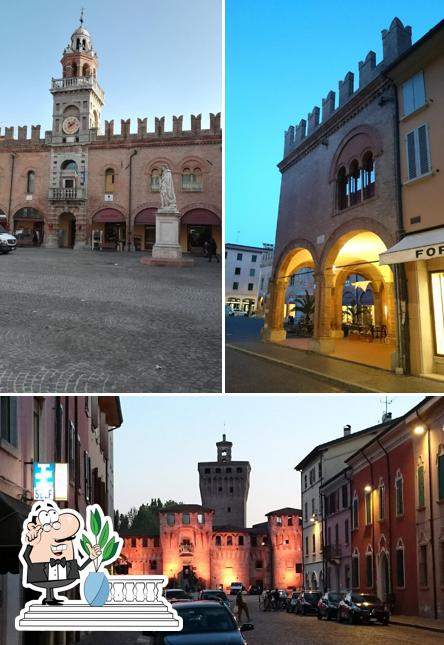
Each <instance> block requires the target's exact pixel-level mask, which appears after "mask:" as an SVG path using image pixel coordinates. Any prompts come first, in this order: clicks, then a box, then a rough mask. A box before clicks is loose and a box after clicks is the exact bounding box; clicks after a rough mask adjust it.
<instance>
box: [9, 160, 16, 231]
mask: <svg viewBox="0 0 444 645" xmlns="http://www.w3.org/2000/svg"><path fill="white" fill-rule="evenodd" d="M14 164H15V152H11V180H10V182H9V203H8V226H9V230H13V229H11V224H12V222H11V202H12V182H13V180H14Z"/></svg>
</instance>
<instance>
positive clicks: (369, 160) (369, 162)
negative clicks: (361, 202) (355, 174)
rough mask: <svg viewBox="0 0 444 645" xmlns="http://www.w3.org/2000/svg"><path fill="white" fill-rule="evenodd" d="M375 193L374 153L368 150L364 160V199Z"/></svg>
mask: <svg viewBox="0 0 444 645" xmlns="http://www.w3.org/2000/svg"><path fill="white" fill-rule="evenodd" d="M374 194H375V162H374V161H373V155H372V153H371V152H370V151H369V152H366V153H365V155H364V158H363V160H362V196H363V198H364V199H368V198H369V197H373V195H374Z"/></svg>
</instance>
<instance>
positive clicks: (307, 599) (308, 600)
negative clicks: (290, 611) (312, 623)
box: [296, 591, 322, 616]
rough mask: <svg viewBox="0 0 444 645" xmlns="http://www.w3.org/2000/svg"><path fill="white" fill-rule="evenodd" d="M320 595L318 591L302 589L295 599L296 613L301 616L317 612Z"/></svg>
mask: <svg viewBox="0 0 444 645" xmlns="http://www.w3.org/2000/svg"><path fill="white" fill-rule="evenodd" d="M321 595H322V594H321V593H320V592H319V591H303V592H302V593H300V594H299V596H298V599H297V601H296V613H297V614H302V615H303V616H306V615H307V614H317V612H318V602H319V600H320V598H321Z"/></svg>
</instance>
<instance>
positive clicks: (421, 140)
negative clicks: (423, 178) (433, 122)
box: [418, 125, 430, 175]
mask: <svg viewBox="0 0 444 645" xmlns="http://www.w3.org/2000/svg"><path fill="white" fill-rule="evenodd" d="M427 139H428V138H427V126H426V125H422V126H421V127H419V128H418V144H419V168H420V172H421V175H425V174H426V173H428V172H430V164H429V150H428V148H429V146H428V140H427Z"/></svg>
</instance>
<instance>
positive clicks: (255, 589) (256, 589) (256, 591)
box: [248, 585, 262, 596]
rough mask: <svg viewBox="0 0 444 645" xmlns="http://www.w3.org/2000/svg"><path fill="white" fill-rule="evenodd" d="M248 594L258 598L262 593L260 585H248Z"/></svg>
mask: <svg viewBox="0 0 444 645" xmlns="http://www.w3.org/2000/svg"><path fill="white" fill-rule="evenodd" d="M248 593H249V594H250V596H260V595H261V593H262V587H261V585H250V586H249V587H248Z"/></svg>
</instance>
